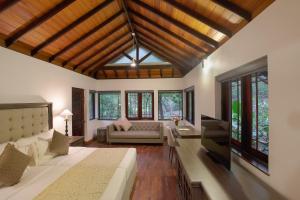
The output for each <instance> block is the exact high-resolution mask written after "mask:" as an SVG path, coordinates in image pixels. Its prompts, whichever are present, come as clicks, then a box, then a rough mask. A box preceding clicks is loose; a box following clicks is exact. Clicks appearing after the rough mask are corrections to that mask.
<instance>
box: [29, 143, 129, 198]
mask: <svg viewBox="0 0 300 200" xmlns="http://www.w3.org/2000/svg"><path fill="white" fill-rule="evenodd" d="M127 151H128V149H127V148H111V149H97V150H95V151H94V152H93V153H91V154H90V155H89V156H88V157H86V158H85V159H83V160H82V161H80V162H79V163H77V164H76V165H75V166H73V167H72V168H70V169H69V170H68V171H66V172H65V173H64V174H63V175H62V176H61V177H59V178H58V179H57V180H56V181H54V182H53V183H52V184H51V185H49V186H48V187H47V188H45V190H43V191H42V192H41V193H40V194H39V195H38V196H37V197H35V198H34V199H35V200H76V199H77V200H79V199H84V200H99V199H100V197H101V196H102V193H103V192H104V190H105V189H106V186H107V185H108V183H109V181H110V179H111V178H112V176H113V175H114V172H115V171H116V169H117V168H118V166H119V164H120V162H121V161H122V159H123V157H124V156H125V154H126V152H127Z"/></svg>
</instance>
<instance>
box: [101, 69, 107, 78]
mask: <svg viewBox="0 0 300 200" xmlns="http://www.w3.org/2000/svg"><path fill="white" fill-rule="evenodd" d="M102 73H103V75H104V77H105V78H107V74H106V72H105V70H102Z"/></svg>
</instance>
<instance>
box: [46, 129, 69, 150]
mask: <svg viewBox="0 0 300 200" xmlns="http://www.w3.org/2000/svg"><path fill="white" fill-rule="evenodd" d="M49 151H50V152H51V153H55V154H56V155H67V154H68V152H69V137H68V136H65V135H64V134H61V133H59V132H57V131H54V133H53V137H52V141H51V143H50V145H49Z"/></svg>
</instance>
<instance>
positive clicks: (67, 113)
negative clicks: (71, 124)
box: [60, 109, 73, 136]
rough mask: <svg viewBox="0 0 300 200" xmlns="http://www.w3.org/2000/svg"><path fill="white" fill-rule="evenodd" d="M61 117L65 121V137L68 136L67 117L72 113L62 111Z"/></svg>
mask: <svg viewBox="0 0 300 200" xmlns="http://www.w3.org/2000/svg"><path fill="white" fill-rule="evenodd" d="M60 115H61V116H63V117H64V118H65V121H66V130H65V132H66V134H65V135H66V136H68V121H69V117H71V116H72V115H73V113H72V112H71V111H69V110H68V109H65V110H64V111H62V113H60Z"/></svg>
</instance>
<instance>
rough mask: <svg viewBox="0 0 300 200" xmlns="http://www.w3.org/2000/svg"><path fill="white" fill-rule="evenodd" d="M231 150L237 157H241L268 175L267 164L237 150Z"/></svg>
mask: <svg viewBox="0 0 300 200" xmlns="http://www.w3.org/2000/svg"><path fill="white" fill-rule="evenodd" d="M231 151H232V152H233V153H234V154H235V155H237V156H238V157H240V158H241V159H243V160H244V161H246V162H248V163H249V164H250V165H252V166H254V167H255V168H257V169H258V170H259V171H261V172H263V173H264V174H266V175H267V176H270V174H269V169H268V164H266V163H264V162H262V161H259V160H257V159H253V158H251V157H249V156H243V155H242V154H241V153H240V152H239V151H238V150H236V149H234V148H231Z"/></svg>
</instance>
